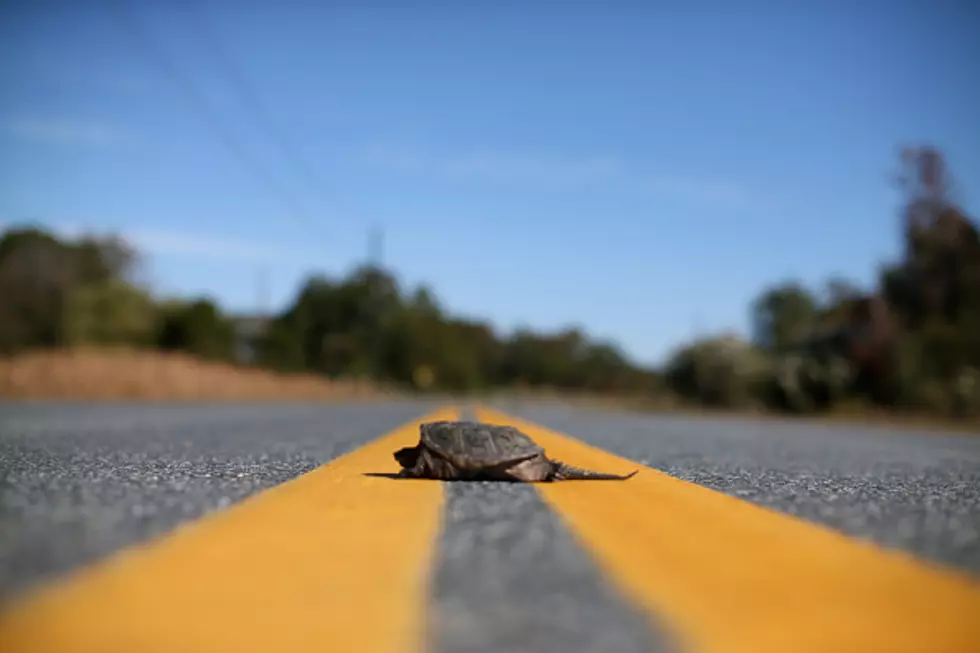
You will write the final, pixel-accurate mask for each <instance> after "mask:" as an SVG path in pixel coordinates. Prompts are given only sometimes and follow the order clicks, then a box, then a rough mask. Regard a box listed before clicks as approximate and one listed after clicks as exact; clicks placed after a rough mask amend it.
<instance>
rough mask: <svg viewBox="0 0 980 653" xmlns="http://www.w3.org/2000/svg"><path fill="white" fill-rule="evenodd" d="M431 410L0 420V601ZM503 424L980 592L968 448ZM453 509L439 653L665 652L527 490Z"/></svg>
mask: <svg viewBox="0 0 980 653" xmlns="http://www.w3.org/2000/svg"><path fill="white" fill-rule="evenodd" d="M434 407H435V406H434V405H433V404H425V405H422V404H413V403H402V404H387V405H381V404H375V405H371V404H364V405H358V406H346V407H331V406H310V405H294V406H290V405H280V406H274V407H273V406H261V405H255V406H242V407H235V406H133V405H131V406H126V407H111V406H84V405H78V406H70V405H59V406H18V405H3V404H0V598H2V597H4V596H12V595H14V594H16V593H19V592H21V591H23V590H24V589H25V588H27V587H29V586H31V585H32V584H34V583H37V582H40V581H42V580H45V579H52V578H56V577H57V576H58V575H59V574H62V573H64V572H66V571H68V570H70V569H72V568H74V567H75V566H77V565H79V564H81V563H85V562H89V561H92V560H95V559H98V558H99V557H101V556H104V555H106V554H108V553H110V552H112V551H114V550H116V549H118V548H119V547H121V546H125V545H127V544H131V543H134V542H138V541H141V540H143V539H145V538H147V537H151V536H154V535H159V534H161V533H164V532H166V531H167V530H169V529H171V528H173V527H174V526H175V525H177V524H179V523H181V522H183V521H187V520H190V519H194V518H196V517H199V516H201V515H203V514H205V513H207V512H208V511H211V510H215V509H220V508H222V507H224V506H227V505H230V504H231V503H233V502H235V501H239V500H241V499H242V498H244V497H247V496H249V495H251V494H253V493H254V492H257V491H259V490H262V489H265V488H268V487H271V486H273V485H276V484H277V483H281V482H283V481H286V480H289V479H291V478H294V477H296V476H297V475H299V474H301V473H303V472H306V471H309V470H311V469H313V468H314V467H316V466H317V465H319V464H322V463H324V462H327V461H329V460H331V459H332V458H334V457H336V456H338V455H340V454H343V453H346V452H347V451H350V450H351V449H353V448H355V447H357V446H359V445H361V444H363V443H365V442H367V441H369V440H372V439H374V438H376V437H378V436H379V435H381V434H382V433H384V432H386V431H388V430H390V429H391V428H393V427H395V426H398V425H399V424H402V423H404V422H406V421H408V420H410V419H414V418H416V417H419V416H421V415H423V414H425V413H427V412H429V410H431V409H432V408H434ZM498 407H499V408H501V409H503V410H507V411H510V412H512V413H513V414H516V415H519V416H522V417H525V418H527V419H531V420H533V421H536V422H539V423H541V424H544V425H546V426H549V427H551V428H554V429H556V430H559V431H562V432H564V433H566V434H568V435H572V436H575V437H579V438H581V439H583V440H585V441H587V442H590V443H593V444H596V445H599V446H601V447H603V448H606V449H608V450H610V451H612V452H614V453H618V454H620V455H623V456H626V457H629V458H632V459H634V460H636V461H639V462H642V463H644V464H647V465H649V466H651V467H653V468H656V469H660V470H662V471H664V472H667V473H669V474H672V475H674V476H676V477H679V478H681V479H685V480H689V481H693V482H696V483H700V484H702V485H705V486H707V487H709V488H712V489H715V490H718V491H721V492H725V493H728V494H731V495H734V496H737V497H740V498H742V499H746V500H749V501H753V502H756V503H759V504H761V505H765V506H769V507H773V508H776V509H778V510H781V511H784V512H787V513H790V514H793V515H798V516H800V517H802V518H804V519H808V520H812V521H815V522H820V523H824V524H827V525H830V526H832V527H834V528H837V529H839V530H842V531H844V532H846V533H849V534H851V535H855V536H858V537H866V538H869V539H871V540H872V541H875V542H878V543H880V544H883V545H886V546H894V547H899V548H903V549H905V550H908V551H911V552H913V553H916V554H918V555H920V556H922V557H923V558H930V559H934V560H937V561H941V562H945V563H948V564H951V565H955V566H957V567H959V568H961V569H967V570H971V571H973V572H976V573H980V437H972V436H945V435H933V434H918V435H917V434H907V433H901V432H894V433H888V432H883V431H882V430H880V429H878V430H872V429H856V428H844V427H840V426H837V427H829V426H827V427H824V426H815V425H812V424H801V423H786V424H782V423H774V422H767V421H756V422H751V421H744V420H728V421H723V420H716V419H692V418H666V417H654V416H639V415H629V414H622V413H620V414H617V413H606V412H598V411H595V412H584V411H574V410H571V409H564V408H555V407H547V408H546V407H537V408H532V407H529V406H526V405H525V406H522V407H518V406H515V405H508V404H498ZM446 489H447V501H448V503H447V506H446V515H445V520H446V521H445V529H444V531H443V533H442V534H441V540H440V546H439V548H438V551H437V563H436V564H435V565H434V567H433V570H432V574H433V576H432V583H431V591H432V608H433V610H432V615H433V617H432V618H433V621H432V624H431V626H432V627H431V631H432V635H433V637H434V638H435V639H434V642H435V649H436V650H438V651H439V653H456V652H467V653H468V652H470V651H473V652H475V651H484V650H486V651H490V650H494V651H512V650H526V651H551V650H559V649H561V650H565V651H584V650H605V651H634V650H664V649H666V648H667V642H668V641H669V638H665V637H663V636H661V634H660V633H659V631H658V628H657V626H656V624H649V623H647V622H646V621H645V620H644V619H643V618H642V617H641V616H639V615H638V614H636V612H635V611H634V610H633V609H632V608H631V607H630V606H628V605H627V604H626V602H625V601H624V600H623V599H622V598H621V597H619V596H617V594H616V592H615V591H614V590H613V589H611V588H610V587H609V586H608V585H607V583H606V581H605V579H603V578H602V577H601V574H600V573H599V572H598V571H597V570H596V568H595V566H594V565H593V564H592V563H591V562H590V561H589V559H588V556H587V554H586V553H585V552H584V551H583V550H582V549H581V547H580V546H579V545H578V544H577V543H576V542H575V541H574V539H573V538H572V537H571V536H570V535H569V534H568V532H567V531H566V530H565V529H564V527H563V525H562V524H561V521H560V519H558V518H557V517H556V516H555V515H552V514H551V513H550V512H549V511H548V510H547V509H546V508H545V506H544V504H543V503H542V502H541V500H540V499H539V498H538V496H537V494H536V492H535V490H534V488H533V487H530V486H524V485H513V484H499V483H486V484H483V483H480V484H476V483H452V484H447V486H446ZM665 535H669V534H665Z"/></svg>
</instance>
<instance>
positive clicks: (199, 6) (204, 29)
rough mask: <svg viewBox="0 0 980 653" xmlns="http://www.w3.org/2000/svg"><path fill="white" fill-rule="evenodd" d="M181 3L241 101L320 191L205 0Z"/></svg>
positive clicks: (295, 166)
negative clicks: (237, 61) (227, 44)
mask: <svg viewBox="0 0 980 653" xmlns="http://www.w3.org/2000/svg"><path fill="white" fill-rule="evenodd" d="M181 4H182V5H184V6H185V7H187V8H189V9H190V10H191V13H194V14H196V16H197V20H192V21H190V22H192V23H194V24H195V25H196V27H197V30H198V33H199V35H200V37H201V40H202V41H203V42H204V43H206V44H207V46H208V48H209V49H210V50H211V53H212V54H213V55H214V58H215V61H216V62H217V63H218V67H219V68H220V69H221V70H222V72H223V74H224V77H225V78H226V79H227V80H228V81H229V83H230V84H231V86H233V87H234V88H235V90H236V92H237V93H238V96H239V98H240V99H241V101H242V104H244V105H245V106H247V107H248V108H249V110H250V111H251V112H252V114H253V116H254V117H255V118H256V120H257V121H258V122H260V123H262V125H263V126H264V127H265V130H266V131H267V132H268V133H269V134H270V135H271V136H272V139H273V140H274V141H275V142H276V144H277V145H278V147H279V149H280V151H281V152H282V154H283V156H284V157H285V159H286V160H287V161H288V162H289V165H290V166H291V167H292V168H293V171H294V172H295V173H297V174H298V175H299V176H300V177H303V178H304V179H305V181H306V183H307V184H309V186H310V188H311V189H316V190H317V191H319V190H320V189H321V185H320V184H319V183H318V179H317V175H316V173H314V172H313V170H312V168H311V167H310V166H309V165H307V163H306V160H305V159H304V158H303V157H301V156H299V154H298V152H297V150H296V148H295V147H294V146H293V144H292V142H291V141H290V140H289V139H288V138H287V137H286V136H285V134H284V133H283V132H282V131H280V130H279V129H278V127H277V126H276V122H275V121H274V120H273V119H272V116H271V115H270V114H269V112H268V111H267V110H266V108H265V105H264V104H263V103H262V102H261V100H260V99H259V93H257V92H256V90H255V87H254V86H253V85H252V84H251V82H250V81H249V79H248V77H247V76H246V75H245V74H244V73H243V72H242V69H241V68H240V67H238V66H237V65H235V63H234V62H233V60H232V57H231V56H229V54H228V50H227V49H226V48H225V47H224V46H223V45H222V42H221V39H220V38H218V31H217V30H216V29H215V28H214V23H213V21H211V19H210V18H209V17H208V12H207V10H206V9H205V7H204V5H203V3H202V2H200V0H197V1H195V0H181Z"/></svg>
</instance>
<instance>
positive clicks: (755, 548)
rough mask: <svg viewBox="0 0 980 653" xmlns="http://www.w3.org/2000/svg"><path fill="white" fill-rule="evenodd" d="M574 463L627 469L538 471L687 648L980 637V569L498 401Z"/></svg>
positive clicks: (901, 647)
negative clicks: (908, 551)
mask: <svg viewBox="0 0 980 653" xmlns="http://www.w3.org/2000/svg"><path fill="white" fill-rule="evenodd" d="M477 417H478V419H480V420H482V421H486V422H491V423H507V424H512V425H514V426H517V427H518V428H520V429H522V430H524V431H526V432H527V433H528V434H529V435H531V436H532V437H533V438H534V439H535V440H537V441H538V442H539V443H540V444H541V445H542V446H544V447H545V449H546V450H547V451H548V454H549V455H550V456H553V457H557V458H559V459H561V460H563V461H564V462H567V463H569V464H572V465H577V466H582V467H590V468H597V469H601V470H602V471H612V472H619V473H622V472H626V471H630V470H632V469H636V468H638V467H639V468H640V472H639V473H638V474H637V475H636V476H634V477H633V478H632V479H630V480H628V481H622V482H619V481H596V482H591V481H586V482H568V483H554V484H542V485H540V486H538V488H539V490H540V493H541V495H542V496H543V498H544V499H545V501H546V502H547V503H548V504H550V506H551V507H552V508H553V509H555V510H556V512H558V513H559V514H560V515H561V516H562V517H563V518H564V519H565V521H566V522H567V523H568V524H569V526H570V527H571V529H572V531H573V532H574V533H575V534H576V536H577V537H578V538H579V539H580V541H581V542H583V544H584V545H585V546H586V547H587V548H588V549H589V550H590V551H591V552H592V554H593V556H594V559H595V560H596V562H597V564H598V565H599V566H600V567H601V568H602V569H603V570H604V571H605V572H606V573H607V574H608V576H609V577H610V579H611V580H612V581H613V582H614V583H615V584H617V585H618V586H619V587H620V589H621V590H622V591H623V593H624V595H626V596H629V597H631V598H632V599H633V600H634V601H635V602H636V603H637V604H638V605H640V606H642V607H644V608H645V609H646V610H647V611H648V613H650V614H652V615H656V617H657V618H658V619H661V620H664V621H665V622H666V624H667V625H668V627H672V628H673V630H674V632H675V634H676V635H677V637H678V639H679V641H680V642H682V643H683V644H685V645H686V646H687V647H688V650H693V651H705V652H708V653H722V652H724V653H736V652H737V653H743V652H744V653H765V652H768V651H777V652H779V653H788V652H792V653H808V652H811V651H812V652H814V653H817V652H819V653H830V652H834V653H844V652H849V651H861V652H863V653H867V652H868V651H883V652H884V651H887V652H888V653H900V652H908V653H923V652H926V651H928V652H929V653H941V652H949V653H966V652H967V651H980V583H978V582H977V580H976V579H974V578H972V577H969V576H966V575H962V574H959V573H955V572H953V571H951V570H947V569H945V568H941V567H938V566H935V565H932V564H928V563H926V562H923V561H918V560H916V559H914V558H913V557H911V556H909V555H905V554H903V553H900V552H897V551H892V550H886V549H882V548H878V547H875V546H873V545H871V544H869V543H866V542H863V541H859V540H855V539H851V538H847V537H845V536H843V535H841V534H839V533H838V532H836V531H834V530H831V529H828V528H824V527H821V526H818V525H816V524H811V523H808V522H805V521H803V520H800V519H795V518H792V517H789V516H785V515H782V514H780V513H778V512H776V511H771V510H767V509H764V508H761V507H758V506H756V505H754V504H751V503H749V502H747V501H741V500H738V499H735V498H733V497H729V496H727V495H724V494H722V493H720V492H714V491H711V490H708V489H706V488H703V487H701V486H699V485H696V484H694V483H688V482H685V481H681V480H679V479H676V478H673V477H671V476H669V475H667V474H663V473H661V472H658V471H656V470H652V469H650V468H647V467H643V466H642V465H638V464H637V463H634V462H632V461H629V460H626V459H624V458H620V457H618V456H615V455H613V454H611V453H608V452H606V451H604V450H602V449H598V448H595V447H592V446H589V445H586V444H585V443H583V442H580V441H577V440H574V439H572V438H569V437H566V436H563V435H561V434H558V433H555V432H554V431H550V430H548V429H545V428H543V427H541V426H539V425H536V424H532V423H530V422H527V421H524V420H520V419H517V418H513V417H510V416H507V415H504V414H502V413H499V412H496V411H491V410H486V409H478V410H477Z"/></svg>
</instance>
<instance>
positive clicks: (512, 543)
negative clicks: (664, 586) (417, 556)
mask: <svg viewBox="0 0 980 653" xmlns="http://www.w3.org/2000/svg"><path fill="white" fill-rule="evenodd" d="M446 495H447V496H446V515H445V523H444V529H443V533H442V536H441V538H440V543H439V554H438V557H437V560H436V564H435V565H434V577H433V579H432V598H433V601H432V604H431V606H432V610H431V615H430V620H431V621H430V632H431V633H432V636H433V639H432V650H433V651H434V652H435V653H519V652H522V651H534V652H535V653H592V652H594V651H603V652H604V653H640V652H643V651H647V652H650V651H665V650H669V649H668V646H669V645H670V639H669V636H667V635H666V634H665V633H663V632H662V631H661V630H660V629H659V628H657V627H656V625H655V624H650V623H648V621H647V620H646V619H645V618H644V617H643V615H642V614H640V613H639V612H638V611H637V610H635V609H634V608H633V607H632V606H630V605H629V603H627V602H626V601H625V600H623V599H622V598H621V597H620V596H619V595H618V594H617V593H616V592H615V590H614V589H612V588H611V587H610V586H609V585H608V584H607V582H606V580H605V578H603V576H602V575H601V573H600V572H599V571H598V570H597V569H596V567H595V565H593V563H592V562H591V560H590V559H589V557H588V554H587V553H586V552H585V551H584V550H583V549H582V548H581V547H580V546H579V545H578V543H577V542H576V541H575V539H574V538H573V537H572V535H571V533H569V531H568V530H567V529H566V528H565V526H564V525H563V524H562V523H561V520H560V519H559V518H558V517H557V516H556V515H555V514H554V513H552V512H551V511H549V510H548V509H547V507H546V506H545V504H544V502H543V501H542V499H541V498H540V497H539V496H538V493H537V491H536V490H535V489H534V487H532V486H530V485H523V484H516V483H447V484H446Z"/></svg>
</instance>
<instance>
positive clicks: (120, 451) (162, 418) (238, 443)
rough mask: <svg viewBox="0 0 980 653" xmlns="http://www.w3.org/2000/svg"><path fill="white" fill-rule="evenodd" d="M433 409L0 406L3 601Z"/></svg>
mask: <svg viewBox="0 0 980 653" xmlns="http://www.w3.org/2000/svg"><path fill="white" fill-rule="evenodd" d="M431 408H432V406H430V405H421V404H400V405H376V406H365V405H360V406H341V407H317V406H309V405H306V406H303V405H297V406H273V407H268V406H260V405H251V406H194V405H187V406H154V405H147V406H135V405H128V406H124V407H110V406H98V405H90V406H85V405H78V406H55V407H52V406H40V405H38V406H28V405H10V404H7V405H4V404H0V600H2V599H4V598H6V597H11V596H13V595H14V594H16V593H19V592H21V591H22V590H25V589H27V588H28V587H30V586H32V585H34V584H36V583H38V582H41V581H45V580H49V579H53V578H55V577H56V576H57V575H59V574H63V573H64V572H66V571H69V570H71V569H73V568H75V567H76V566H77V565H80V564H83V563H87V562H91V561H93V560H96V559H98V558H100V557H102V556H104V555H106V554H107V553H110V552H112V551H115V550H116V549H118V548H119V547H122V546H126V545H129V544H132V543H135V542H140V541H143V540H145V539H147V538H150V537H154V536H157V535H160V534H162V533H165V532H167V531H169V530H171V529H172V528H173V527H174V526H176V525H178V524H180V523H182V522H185V521H187V520H190V519H194V518H197V517H200V516H201V515H204V514H205V513H208V512H210V511H212V510H216V509H220V508H223V507H225V506H228V505H231V504H232V503H233V502H236V501H240V500H242V499H244V498H245V497H247V496H250V495H252V494H254V493H255V492H258V491H260V490H263V489H266V488H269V487H272V486H274V485H277V484H279V483H282V482H284V481H288V480H290V479H292V478H295V477H296V476H298V475H300V474H302V473H304V472H307V471H310V470H312V469H313V468H314V467H316V466H318V465H321V464H323V463H325V462H328V461H330V460H331V459H333V458H335V457H337V456H340V455H342V454H344V453H346V452H348V451H350V450H352V449H354V448H355V447H358V446H360V445H362V444H364V443H366V442H368V441H369V440H372V439H375V438H377V437H378V436H380V435H382V434H384V433H386V432H387V431H389V430H391V429H392V428H395V427H396V426H398V425H400V424H402V423H404V422H407V421H409V420H411V419H414V418H416V417H417V416H420V415H422V414H424V413H425V412H427V411H428V410H430V409H431Z"/></svg>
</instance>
